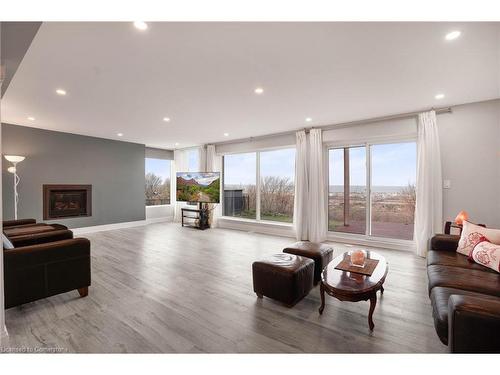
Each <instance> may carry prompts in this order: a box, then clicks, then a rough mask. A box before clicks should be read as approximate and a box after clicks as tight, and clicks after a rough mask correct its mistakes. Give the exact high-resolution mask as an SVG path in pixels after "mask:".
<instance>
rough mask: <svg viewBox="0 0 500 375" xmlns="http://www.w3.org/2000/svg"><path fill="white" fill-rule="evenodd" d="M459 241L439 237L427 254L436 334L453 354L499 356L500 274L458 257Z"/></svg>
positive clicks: (446, 236)
mask: <svg viewBox="0 0 500 375" xmlns="http://www.w3.org/2000/svg"><path fill="white" fill-rule="evenodd" d="M459 239H460V237H459V236H455V235H446V234H439V235H436V236H434V237H433V238H432V240H431V250H430V251H429V252H428V254H427V275H428V278H429V293H430V298H431V302H432V309H433V316H434V326H435V328H436V332H437V334H438V336H439V338H440V339H441V341H442V342H443V344H445V345H448V347H449V350H450V351H451V352H458V353H500V335H499V332H500V274H499V273H498V272H495V271H494V270H491V269H489V268H487V267H484V266H482V265H479V264H477V263H472V262H470V261H469V260H468V259H467V257H466V256H464V255H462V254H459V253H457V252H456V249H457V246H458V241H459Z"/></svg>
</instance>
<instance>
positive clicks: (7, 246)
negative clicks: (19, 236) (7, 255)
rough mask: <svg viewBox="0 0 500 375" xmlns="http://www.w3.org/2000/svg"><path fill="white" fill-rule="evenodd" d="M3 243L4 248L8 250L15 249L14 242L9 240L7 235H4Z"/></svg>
mask: <svg viewBox="0 0 500 375" xmlns="http://www.w3.org/2000/svg"><path fill="white" fill-rule="evenodd" d="M2 242H3V248H4V249H6V250H9V249H13V248H14V245H12V242H10V240H9V239H8V238H7V236H6V235H5V234H3V233H2Z"/></svg>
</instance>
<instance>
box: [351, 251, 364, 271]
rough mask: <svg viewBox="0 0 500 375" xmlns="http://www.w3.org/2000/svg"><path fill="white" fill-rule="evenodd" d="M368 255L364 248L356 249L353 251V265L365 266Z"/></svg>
mask: <svg viewBox="0 0 500 375" xmlns="http://www.w3.org/2000/svg"><path fill="white" fill-rule="evenodd" d="M365 260H366V255H365V252H364V251H363V250H354V251H353V252H352V253H351V265H353V266H356V267H364V266H365Z"/></svg>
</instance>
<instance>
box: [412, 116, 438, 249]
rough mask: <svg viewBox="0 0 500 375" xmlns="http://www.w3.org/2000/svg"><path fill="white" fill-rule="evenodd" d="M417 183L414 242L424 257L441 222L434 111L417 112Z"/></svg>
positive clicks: (436, 132)
mask: <svg viewBox="0 0 500 375" xmlns="http://www.w3.org/2000/svg"><path fill="white" fill-rule="evenodd" d="M417 126H418V128H417V133H418V139H417V186H416V190H417V191H416V195H417V197H416V198H417V199H416V204H415V232H414V238H415V245H416V252H417V255H419V256H421V257H425V256H426V254H427V249H428V246H429V241H430V239H431V237H432V236H433V235H434V234H435V233H437V232H440V231H441V229H442V225H443V190H442V176H441V151H440V147H439V134H438V128H437V123H436V112H434V111H430V112H424V113H421V114H419V115H418V125H417Z"/></svg>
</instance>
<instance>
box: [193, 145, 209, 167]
mask: <svg viewBox="0 0 500 375" xmlns="http://www.w3.org/2000/svg"><path fill="white" fill-rule="evenodd" d="M206 166H207V149H206V148H205V146H200V147H198V168H197V170H196V171H189V172H203V171H206Z"/></svg>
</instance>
